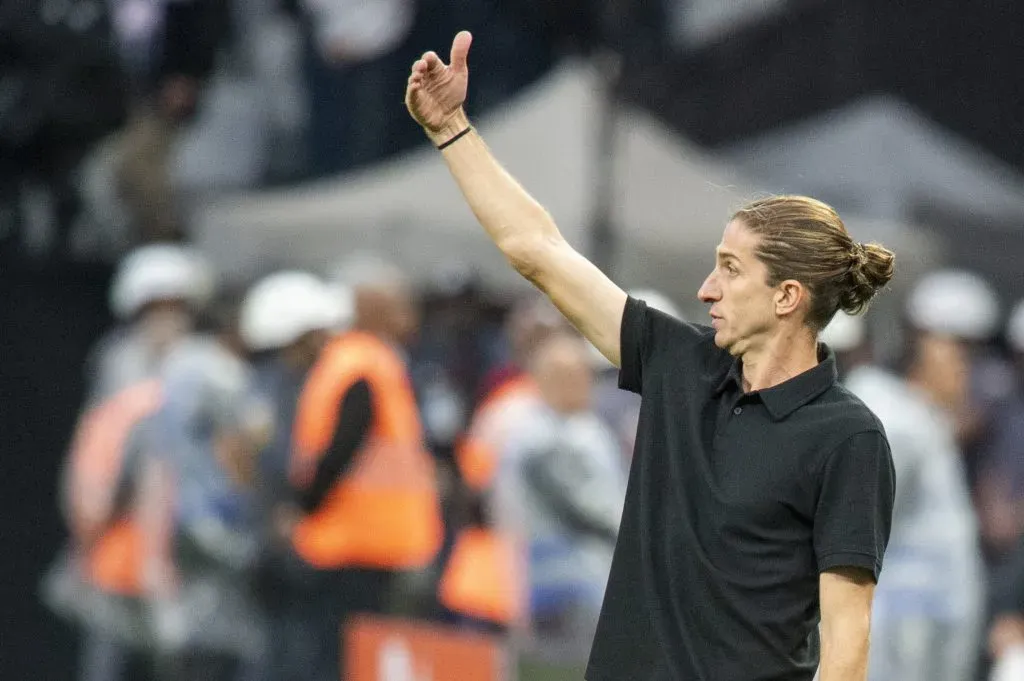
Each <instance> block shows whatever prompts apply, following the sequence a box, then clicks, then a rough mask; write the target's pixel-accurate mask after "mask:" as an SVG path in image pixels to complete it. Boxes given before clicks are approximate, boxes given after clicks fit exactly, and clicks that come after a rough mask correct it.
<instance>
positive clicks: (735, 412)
mask: <svg viewBox="0 0 1024 681" xmlns="http://www.w3.org/2000/svg"><path fill="white" fill-rule="evenodd" d="M732 413H733V414H736V415H737V416H739V415H740V414H742V413H743V407H736V408H735V409H733V410H732Z"/></svg>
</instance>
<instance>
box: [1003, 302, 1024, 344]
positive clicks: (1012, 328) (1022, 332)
mask: <svg viewBox="0 0 1024 681" xmlns="http://www.w3.org/2000/svg"><path fill="white" fill-rule="evenodd" d="M1006 340H1007V341H1008V342H1009V343H1010V347H1012V348H1013V349H1014V350H1016V351H1017V352H1024V300H1022V301H1020V302H1019V303H1017V304H1016V305H1015V306H1014V308H1013V312H1011V313H1010V319H1009V321H1008V322H1007V323H1006Z"/></svg>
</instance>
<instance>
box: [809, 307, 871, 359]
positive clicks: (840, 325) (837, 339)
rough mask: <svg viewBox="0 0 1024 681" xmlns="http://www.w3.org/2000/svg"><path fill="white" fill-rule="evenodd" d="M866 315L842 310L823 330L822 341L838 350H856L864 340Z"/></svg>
mask: <svg viewBox="0 0 1024 681" xmlns="http://www.w3.org/2000/svg"><path fill="white" fill-rule="evenodd" d="M864 336H865V334H864V317H863V316H861V315H856V316H854V315H851V314H847V313H845V312H843V311H842V310H840V311H839V312H837V313H836V316H835V317H833V318H832V321H831V322H829V324H828V326H826V327H825V328H824V329H823V330H822V332H821V336H820V339H821V342H822V343H824V344H825V345H827V346H829V347H830V348H832V349H833V350H835V351H836V352H847V351H849V350H855V349H856V348H858V347H860V345H861V343H863V342H864Z"/></svg>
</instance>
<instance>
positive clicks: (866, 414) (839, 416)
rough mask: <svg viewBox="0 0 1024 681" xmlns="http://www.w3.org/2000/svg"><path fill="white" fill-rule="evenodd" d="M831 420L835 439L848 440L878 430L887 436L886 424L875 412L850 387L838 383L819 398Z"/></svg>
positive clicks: (883, 435) (831, 430)
mask: <svg viewBox="0 0 1024 681" xmlns="http://www.w3.org/2000/svg"><path fill="white" fill-rule="evenodd" d="M817 405H818V407H819V408H820V409H823V410H824V411H825V414H824V415H825V416H826V417H827V419H828V421H829V428H828V430H829V433H830V434H831V435H832V436H833V439H837V440H840V441H842V440H846V439H848V438H850V437H853V436H854V435H859V434H861V433H871V432H876V433H879V434H880V435H882V437H883V438H884V437H885V432H886V431H885V425H884V424H883V423H882V421H881V419H879V418H878V416H877V415H876V414H875V412H874V411H873V410H872V409H871V407H869V406H868V404H867V403H865V401H864V400H862V399H861V398H860V397H859V396H858V395H856V394H855V393H854V392H853V391H851V390H850V389H849V388H848V387H846V386H844V385H842V384H840V383H836V384H834V385H833V386H832V387H830V388H829V389H828V390H826V391H825V392H824V393H823V394H822V395H821V397H820V398H819V399H818V400H817Z"/></svg>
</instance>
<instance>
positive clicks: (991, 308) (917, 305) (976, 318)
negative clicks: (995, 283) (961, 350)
mask: <svg viewBox="0 0 1024 681" xmlns="http://www.w3.org/2000/svg"><path fill="white" fill-rule="evenodd" d="M907 316H908V318H909V319H910V323H911V324H913V325H914V326H915V327H917V328H919V329H921V330H922V331H930V332H933V333H942V334H948V335H950V336H956V337H957V338H962V339H964V340H985V339H987V338H990V337H991V336H992V335H993V334H994V333H995V332H996V329H997V328H998V324H999V298H998V297H997V295H996V293H995V291H994V290H993V289H992V287H991V286H989V284H988V282H986V281H985V280H984V279H982V278H981V277H979V276H978V275H976V274H974V273H973V272H967V271H965V270H942V271H939V272H933V273H932V274H928V275H926V276H925V277H924V278H923V279H921V280H920V281H919V282H918V283H917V284H916V285H915V286H914V290H913V291H912V292H911V294H910V298H909V299H908V301H907Z"/></svg>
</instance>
